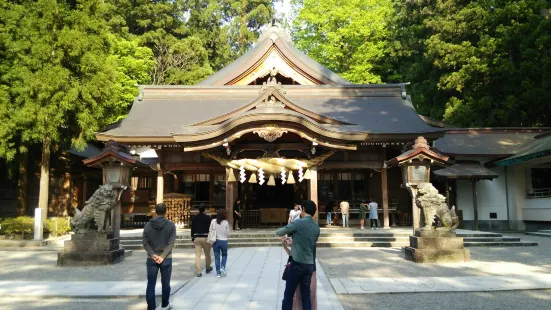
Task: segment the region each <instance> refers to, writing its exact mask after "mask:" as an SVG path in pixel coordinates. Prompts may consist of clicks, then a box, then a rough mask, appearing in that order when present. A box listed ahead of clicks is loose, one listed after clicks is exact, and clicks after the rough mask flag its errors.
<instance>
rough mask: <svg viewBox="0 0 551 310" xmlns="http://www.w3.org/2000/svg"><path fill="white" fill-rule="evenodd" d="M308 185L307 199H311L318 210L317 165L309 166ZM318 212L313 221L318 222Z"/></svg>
mask: <svg viewBox="0 0 551 310" xmlns="http://www.w3.org/2000/svg"><path fill="white" fill-rule="evenodd" d="M310 175H311V178H310V186H309V187H308V199H310V200H312V201H313V202H314V203H315V204H316V206H317V207H318V210H319V205H318V167H315V166H314V167H311V168H310ZM318 219H319V214H318V212H316V214H315V215H314V222H316V223H317V222H318Z"/></svg>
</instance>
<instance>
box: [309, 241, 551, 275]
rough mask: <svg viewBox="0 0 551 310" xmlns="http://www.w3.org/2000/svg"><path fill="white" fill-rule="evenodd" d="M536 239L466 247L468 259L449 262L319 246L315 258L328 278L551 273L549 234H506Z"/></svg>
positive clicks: (380, 250) (383, 250)
mask: <svg viewBox="0 0 551 310" xmlns="http://www.w3.org/2000/svg"><path fill="white" fill-rule="evenodd" d="M505 235H507V236H516V237H520V238H521V240H527V241H528V240H531V241H537V242H539V246H537V247H486V248H469V250H470V251H471V261H470V262H468V263H452V264H415V263H413V262H410V261H407V260H405V258H404V251H403V249H398V248H366V249H338V248H337V249H331V248H320V249H318V260H319V262H320V264H321V266H322V267H323V270H324V272H325V274H326V275H327V277H328V278H347V277H354V278H376V277H421V276H422V277H460V276H481V275H519V274H520V275H521V274H526V273H548V274H549V273H551V238H545V237H536V236H527V235H524V234H505Z"/></svg>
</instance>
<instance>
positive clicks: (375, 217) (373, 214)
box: [369, 198, 379, 229]
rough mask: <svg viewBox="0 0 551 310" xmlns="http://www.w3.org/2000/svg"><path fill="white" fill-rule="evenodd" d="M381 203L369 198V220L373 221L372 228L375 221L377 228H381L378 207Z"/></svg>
mask: <svg viewBox="0 0 551 310" xmlns="http://www.w3.org/2000/svg"><path fill="white" fill-rule="evenodd" d="M378 207H379V205H378V204H377V203H376V202H375V201H373V199H371V198H369V221H370V222H371V229H373V223H375V229H379V214H378V212H377V208H378Z"/></svg>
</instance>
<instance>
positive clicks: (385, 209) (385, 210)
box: [381, 168, 390, 228]
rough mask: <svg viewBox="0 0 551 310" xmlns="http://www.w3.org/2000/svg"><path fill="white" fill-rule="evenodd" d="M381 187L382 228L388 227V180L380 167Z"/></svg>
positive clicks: (384, 171) (384, 170)
mask: <svg viewBox="0 0 551 310" xmlns="http://www.w3.org/2000/svg"><path fill="white" fill-rule="evenodd" d="M381 183H382V184H381V188H382V189H383V228H390V227H389V226H390V225H389V218H388V188H387V185H388V182H387V172H386V169H385V168H383V169H381Z"/></svg>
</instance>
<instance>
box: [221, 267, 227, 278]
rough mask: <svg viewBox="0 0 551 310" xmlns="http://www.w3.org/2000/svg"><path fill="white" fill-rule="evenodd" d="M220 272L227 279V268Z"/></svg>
mask: <svg viewBox="0 0 551 310" xmlns="http://www.w3.org/2000/svg"><path fill="white" fill-rule="evenodd" d="M220 272H221V273H222V276H223V277H225V276H227V275H228V273H227V272H226V268H222V269H220Z"/></svg>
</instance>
